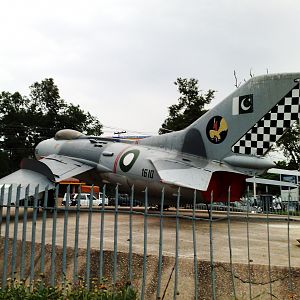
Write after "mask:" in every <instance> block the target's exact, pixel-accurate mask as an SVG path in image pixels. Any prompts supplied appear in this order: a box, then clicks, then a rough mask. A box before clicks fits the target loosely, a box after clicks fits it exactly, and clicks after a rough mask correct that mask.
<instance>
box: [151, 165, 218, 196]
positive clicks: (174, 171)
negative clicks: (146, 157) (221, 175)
mask: <svg viewBox="0 0 300 300" xmlns="http://www.w3.org/2000/svg"><path fill="white" fill-rule="evenodd" d="M151 162H152V164H153V165H154V167H155V169H156V171H157V173H158V175H159V176H160V178H161V182H163V183H168V184H174V185H177V186H180V187H186V188H190V189H196V190H201V191H206V190H207V188H208V185H209V182H210V179H211V176H212V173H213V172H212V170H209V169H205V168H198V167H193V166H190V165H188V164H185V163H182V162H180V161H176V160H165V159H164V160H151Z"/></svg>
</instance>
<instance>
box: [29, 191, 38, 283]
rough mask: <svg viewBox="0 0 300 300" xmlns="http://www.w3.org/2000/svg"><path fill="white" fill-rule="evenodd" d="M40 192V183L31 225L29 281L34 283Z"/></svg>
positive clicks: (35, 197)
mask: <svg viewBox="0 0 300 300" xmlns="http://www.w3.org/2000/svg"><path fill="white" fill-rule="evenodd" d="M38 194H39V185H37V186H36V187H35V192H34V199H33V215H32V225H31V255H30V278H29V282H30V284H31V283H32V281H33V279H34V258H35V233H36V217H37V210H38V207H37V202H38Z"/></svg>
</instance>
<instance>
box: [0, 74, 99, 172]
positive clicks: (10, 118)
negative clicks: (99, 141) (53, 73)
mask: <svg viewBox="0 0 300 300" xmlns="http://www.w3.org/2000/svg"><path fill="white" fill-rule="evenodd" d="M65 128H71V129H75V130H78V131H81V132H83V133H86V134H90V135H100V134H101V133H102V131H101V128H102V125H101V124H100V122H99V120H98V119H96V118H95V117H93V116H92V115H91V114H90V113H88V112H85V111H83V110H82V109H81V108H80V107H79V105H73V104H69V103H67V102H66V101H65V100H63V99H62V98H61V97H60V95H59V89H58V87H57V86H56V85H55V83H54V80H53V79H52V78H46V79H44V80H42V81H41V82H35V83H34V84H33V85H31V86H30V94H29V96H22V95H21V94H20V93H19V92H15V93H9V92H1V93H0V137H1V138H0V149H1V150H2V151H3V152H4V153H3V154H2V155H1V156H0V163H2V162H3V159H2V161H1V158H2V157H8V158H9V168H8V170H6V171H5V170H3V168H2V170H1V171H2V174H3V173H9V172H11V171H13V170H15V169H17V168H18V166H19V162H20V160H21V159H22V158H23V157H32V156H33V155H34V148H35V146H36V144H38V143H39V142H40V141H42V140H44V139H47V138H52V137H53V136H54V135H55V133H56V132H57V131H58V130H60V129H65ZM5 155H6V156H5Z"/></svg>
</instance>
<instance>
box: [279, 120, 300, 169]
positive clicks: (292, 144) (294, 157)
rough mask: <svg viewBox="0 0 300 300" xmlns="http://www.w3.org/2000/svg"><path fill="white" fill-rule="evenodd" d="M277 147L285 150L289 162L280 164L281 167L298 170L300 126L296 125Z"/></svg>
mask: <svg viewBox="0 0 300 300" xmlns="http://www.w3.org/2000/svg"><path fill="white" fill-rule="evenodd" d="M277 145H278V146H279V147H280V149H281V150H283V153H284V155H285V157H286V158H287V161H286V162H285V161H282V162H279V166H281V167H285V168H287V169H293V170H298V169H299V166H300V124H299V122H297V123H295V124H294V126H293V127H292V128H291V129H289V130H288V131H287V132H286V133H285V134H284V135H283V136H282V138H281V139H280V140H279V141H278V142H277Z"/></svg>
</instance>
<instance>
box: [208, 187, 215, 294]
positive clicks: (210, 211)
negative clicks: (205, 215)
mask: <svg viewBox="0 0 300 300" xmlns="http://www.w3.org/2000/svg"><path fill="white" fill-rule="evenodd" d="M213 200H214V192H213V191H211V194H210V208H209V245H210V247H209V252H210V275H211V288H212V296H213V300H216V282H215V281H216V279H215V265H214V256H213V255H214V254H213V253H214V250H213V232H212V224H213V215H212V205H213Z"/></svg>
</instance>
